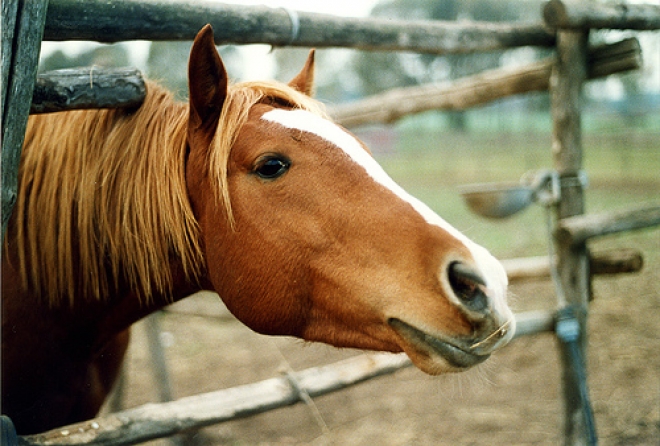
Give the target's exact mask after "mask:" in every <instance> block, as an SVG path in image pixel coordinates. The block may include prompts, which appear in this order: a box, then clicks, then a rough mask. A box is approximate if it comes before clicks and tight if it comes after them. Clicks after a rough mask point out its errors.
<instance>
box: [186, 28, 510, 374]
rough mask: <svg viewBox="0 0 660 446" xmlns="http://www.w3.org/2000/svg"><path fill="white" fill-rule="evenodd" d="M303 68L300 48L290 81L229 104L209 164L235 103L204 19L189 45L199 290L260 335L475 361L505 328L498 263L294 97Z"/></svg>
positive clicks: (303, 82)
mask: <svg viewBox="0 0 660 446" xmlns="http://www.w3.org/2000/svg"><path fill="white" fill-rule="evenodd" d="M313 68H314V53H313V52H311V53H310V56H309V59H308V60H307V63H306V64H305V66H304V68H303V70H302V71H301V72H300V74H298V75H297V76H296V77H295V78H294V80H293V81H292V82H291V83H290V84H289V85H288V86H284V85H281V86H279V87H273V88H274V89H275V90H277V92H278V94H274V93H273V94H268V93H265V94H263V95H262V96H261V97H260V98H259V99H258V100H256V102H254V103H251V105H250V106H249V107H247V109H244V110H239V111H238V113H239V114H240V113H242V114H243V118H241V119H242V120H243V121H242V122H241V124H240V128H238V130H237V131H236V133H235V135H234V136H233V137H232V138H231V141H230V142H229V143H228V144H229V145H230V151H229V153H228V154H227V157H226V160H225V161H223V162H220V161H218V157H217V156H216V155H214V153H213V151H214V150H215V149H214V147H216V146H218V141H219V140H220V139H223V138H226V137H227V135H226V134H224V127H225V126H226V125H227V124H226V123H227V120H229V119H232V118H230V117H229V115H230V114H236V113H237V112H236V110H232V109H231V108H232V107H234V108H235V103H236V102H237V101H238V100H237V99H236V98H235V97H233V96H232V92H231V90H232V88H233V86H229V84H228V80H227V74H226V71H225V68H224V66H223V64H222V61H221V59H220V56H219V55H218V53H217V50H216V48H215V45H214V42H213V33H212V30H211V29H210V27H208V26H207V27H206V28H204V29H203V30H202V31H201V32H200V33H199V35H198V36H197V38H196V40H195V42H194V45H193V48H192V51H191V56H190V61H189V87H190V99H189V101H190V112H189V113H190V116H189V124H188V146H189V147H188V150H189V153H188V158H187V164H186V182H187V187H188V193H189V198H190V201H191V205H192V208H193V211H194V213H195V216H196V219H197V221H198V224H199V231H200V234H201V244H202V250H203V256H204V262H205V269H206V270H205V275H206V278H207V279H208V282H209V283H210V286H211V287H212V288H213V289H214V290H215V291H217V292H218V293H219V295H220V297H221V298H222V299H223V301H224V302H225V303H226V305H227V307H228V308H229V309H230V311H231V312H232V313H233V314H234V315H235V316H236V317H237V318H238V319H239V320H241V321H242V322H243V323H245V324H246V325H247V326H249V327H250V328H252V329H253V330H255V331H257V332H261V333H266V334H276V335H293V336H297V337H300V338H303V339H306V340H313V341H322V342H325V343H329V344H332V345H335V346H341V347H355V348H362V349H372V350H383V351H392V352H401V351H404V352H406V353H407V355H408V356H409V357H410V358H411V360H412V361H413V363H414V364H415V365H417V366H418V367H419V368H420V369H422V370H423V371H425V372H427V373H430V374H439V373H443V372H448V371H460V370H464V369H466V368H469V367H471V366H474V365H476V364H478V363H480V362H482V361H484V360H485V359H486V358H488V356H489V355H490V354H491V353H492V352H493V351H494V350H496V349H497V348H499V347H501V346H503V345H504V344H506V343H507V342H508V341H509V340H510V339H511V338H512V336H513V333H514V330H515V320H514V317H513V314H512V312H511V310H510V309H509V307H508V306H507V303H506V292H507V277H506V274H505V271H504V269H503V267H502V265H501V264H500V263H499V262H498V261H497V260H496V259H495V258H494V257H493V256H492V255H491V254H490V253H489V252H488V251H487V250H486V249H484V248H483V247H481V246H479V245H477V244H475V243H474V242H472V241H470V240H469V239H468V238H467V237H465V236H464V235H462V234H461V233H460V232H458V231H457V230H456V229H454V228H453V227H451V226H450V225H449V224H447V223H446V222H445V221H444V220H443V219H442V218H440V217H439V216H438V215H437V214H436V213H435V212H433V211H432V210H431V209H430V208H428V207H427V206H426V205H424V204H423V203H421V202H420V201H418V200H417V199H415V198H413V197H412V196H410V195H409V194H407V193H406V192H405V191H404V190H403V189H402V188H401V187H400V186H398V185H397V184H396V183H395V182H394V181H393V180H392V179H391V178H390V177H389V176H388V175H387V174H386V173H385V172H384V170H383V169H382V168H381V167H380V166H379V165H378V164H377V162H376V161H375V160H374V159H373V158H372V156H371V155H370V153H369V151H368V150H367V148H366V147H365V146H364V145H363V144H362V143H361V142H360V141H359V140H358V139H357V138H356V137H355V136H353V135H352V134H351V133H349V132H348V131H347V130H345V129H344V128H342V127H340V126H338V125H336V124H334V123H333V122H332V121H331V120H329V119H328V118H326V117H325V116H324V115H323V113H322V112H319V111H318V110H313V109H311V108H309V107H307V108H305V107H301V106H299V105H298V104H297V100H298V99H296V98H300V97H302V96H305V97H306V95H309V93H310V92H311V90H312V85H313ZM262 90H263V91H265V90H264V88H262ZM287 95H289V96H290V98H287ZM234 96H235V95H234ZM291 98H293V99H291ZM307 100H309V98H308V99H307ZM300 101H304V100H303V99H300ZM218 177H221V178H218ZM219 189H223V190H219ZM223 201H224V202H225V205H224V206H223Z"/></svg>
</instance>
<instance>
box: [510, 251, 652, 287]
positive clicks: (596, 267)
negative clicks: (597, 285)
mask: <svg viewBox="0 0 660 446" xmlns="http://www.w3.org/2000/svg"><path fill="white" fill-rule="evenodd" d="M502 265H504V269H505V270H506V274H507V276H508V277H509V282H510V283H516V282H520V281H524V280H538V279H546V278H548V277H550V276H551V271H550V258H549V257H548V256H539V257H524V258H517V259H504V260H502ZM643 265H644V259H643V256H642V253H641V252H639V251H637V250H634V249H613V250H607V251H602V252H597V253H591V254H590V256H589V270H590V273H591V275H592V276H598V275H610V274H622V273H636V272H639V271H641V270H642V267H643Z"/></svg>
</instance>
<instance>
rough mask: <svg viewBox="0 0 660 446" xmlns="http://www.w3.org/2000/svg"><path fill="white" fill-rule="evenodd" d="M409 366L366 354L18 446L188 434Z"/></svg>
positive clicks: (115, 445) (401, 358)
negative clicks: (301, 393)
mask: <svg viewBox="0 0 660 446" xmlns="http://www.w3.org/2000/svg"><path fill="white" fill-rule="evenodd" d="M410 364H411V362H410V360H409V359H408V357H407V356H405V355H403V354H400V355H393V354H384V353H381V354H370V355H362V356H357V357H354V358H350V359H347V360H344V361H340V362H338V363H335V364H330V365H327V366H321V367H314V368H310V369H307V370H303V371H301V372H296V373H294V374H291V375H287V376H281V377H278V378H271V379H267V380H265V381H260V382H257V383H253V384H248V385H244V386H238V387H233V388H230V389H225V390H220V391H216V392H210V393H205V394H201V395H195V396H191V397H187V398H181V399H179V400H176V401H172V402H168V403H161V404H147V405H144V406H140V407H137V408H134V409H130V410H125V411H123V412H118V413H115V414H110V415H108V416H106V417H103V418H96V419H93V420H89V421H85V422H82V423H77V424H74V425H71V426H66V427H62V428H59V429H54V430H52V431H48V432H45V433H43V434H37V435H30V436H26V437H23V438H22V439H21V442H20V443H19V444H20V445H22V446H37V445H39V446H45V445H69V446H70V445H104V446H110V445H112V446H119V445H129V444H136V443H139V442H144V441H148V440H152V439H155V438H163V437H167V436H171V435H174V434H177V433H180V432H185V431H187V430H190V429H198V428H201V427H204V426H208V425H211V424H216V423H220V422H223V421H227V420H231V419H237V418H243V417H247V416H250V415H255V414H258V413H262V412H266V411H268V410H271V409H275V408H277V407H284V406H290V405H292V404H296V403H298V402H300V401H301V395H300V392H301V390H302V391H305V392H306V393H307V394H308V395H309V396H312V397H316V396H320V395H324V394H326V393H329V392H332V391H335V390H339V389H343V388H346V387H349V386H352V385H355V384H358V383H360V382H363V381H365V380H367V379H370V378H374V377H376V376H380V375H384V374H389V373H393V372H395V371H397V370H399V369H401V368H404V367H408V366H409V365H410Z"/></svg>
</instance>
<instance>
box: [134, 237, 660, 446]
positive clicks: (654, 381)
mask: <svg viewBox="0 0 660 446" xmlns="http://www.w3.org/2000/svg"><path fill="white" fill-rule="evenodd" d="M616 247H635V248H638V249H640V250H642V251H643V252H644V253H645V262H646V265H645V268H644V270H643V272H642V273H639V274H630V275H620V276H617V277H598V278H596V279H595V280H594V294H595V300H594V302H593V303H592V305H591V311H590V318H589V350H588V368H589V386H590V393H591V398H592V402H593V406H594V411H595V417H596V422H597V429H598V436H599V439H600V444H601V445H603V446H614V445H617V446H618V445H621V446H623V445H649V446H651V445H654V446H657V445H660V231H657V230H656V231H655V232H652V233H651V232H646V233H642V234H641V235H635V234H633V235H628V236H626V237H621V238H613V239H612V238H610V239H608V240H606V241H604V242H602V243H601V242H599V245H598V246H596V247H595V249H599V248H600V249H610V248H616ZM511 292H512V295H513V296H514V297H513V299H514V302H513V306H514V308H515V309H516V311H517V312H521V311H527V310H534V309H552V308H554V307H555V297H554V292H553V288H552V286H551V283H550V281H549V280H544V281H537V282H527V283H522V284H514V285H513V286H512V287H511ZM177 307H178V308H177V309H176V312H168V313H165V314H164V316H162V319H161V322H162V328H163V333H162V338H163V340H164V342H165V343H166V345H168V347H167V349H166V354H167V357H168V364H169V368H170V374H171V378H172V381H173V392H174V395H175V397H183V396H187V395H194V394H198V393H202V392H207V391H213V390H218V389H223V388H227V387H232V386H236V385H240V384H246V383H250V382H254V381H258V380H262V379H266V378H270V377H273V376H277V375H279V374H280V373H281V372H282V370H286V369H287V368H289V367H291V368H293V369H294V370H300V369H304V368H307V367H312V366H318V365H321V364H326V363H331V362H334V361H336V360H339V359H342V358H346V357H350V356H353V355H357V354H360V352H357V351H353V350H339V349H335V348H332V347H329V346H325V345H319V344H307V343H304V342H302V341H299V340H295V339H288V338H272V337H266V336H261V335H257V334H255V333H253V332H251V331H250V330H249V329H247V328H245V327H244V326H243V325H242V324H241V323H239V322H237V321H236V320H234V319H233V318H232V317H231V316H230V315H229V314H228V313H227V312H226V310H224V308H223V306H222V304H221V303H220V302H219V300H218V298H217V296H213V295H202V296H200V295H198V296H196V297H193V298H191V299H187V300H185V301H183V302H182V303H179V304H177ZM185 313H189V314H185ZM191 313H192V314H191ZM199 313H203V314H206V316H200V315H197V314H199ZM209 314H210V315H212V317H211V316H209ZM560 371H561V369H560V364H559V360H558V355H557V349H556V341H555V338H554V337H553V335H552V334H539V335H534V336H528V337H523V338H519V339H517V340H515V341H513V342H512V343H511V344H510V345H509V346H507V347H506V348H505V349H504V350H502V351H501V352H499V353H497V354H495V355H494V356H493V357H492V358H491V359H490V360H489V361H487V362H486V363H485V364H484V365H482V366H480V367H479V368H477V369H476V370H471V371H468V372H466V373H464V374H458V375H446V376H440V377H430V376H427V375H424V374H423V373H422V372H420V371H418V370H417V369H414V368H408V369H404V370H402V371H399V372H397V373H395V374H393V375H390V376H386V377H381V378H378V379H375V380H372V381H370V382H367V383H364V384H360V385H358V386H356V387H353V388H351V389H348V390H344V391H341V392H338V393H335V394H332V395H328V396H324V397H320V398H316V399H315V400H314V404H315V407H316V408H315V409H314V408H311V407H309V406H306V405H304V404H299V405H296V406H292V407H287V408H283V409H278V410H275V411H272V412H270V413H267V414H262V415H257V416H254V417H252V418H248V419H243V420H237V421H232V422H228V423H224V424H220V425H217V426H213V427H210V428H206V429H204V430H203V431H201V432H199V433H197V434H196V435H195V436H194V438H193V439H190V438H188V439H187V440H185V443H186V444H198V445H292V444H301V445H303V444H310V445H327V444H336V445H513V444H515V445H546V444H548V445H553V444H561V443H562V440H561V438H562V437H561V433H562V401H561V397H560V394H561V392H560V382H561V377H560ZM127 379H128V382H127V385H128V387H127V393H126V400H125V406H126V407H133V406H137V405H140V404H145V403H147V402H153V401H156V400H157V397H156V391H155V387H154V379H153V375H152V371H151V364H150V362H149V356H148V352H147V350H146V343H145V334H144V327H143V326H141V325H138V326H136V328H135V330H134V337H133V343H132V346H131V349H130V352H129V360H128V365H127ZM314 410H318V413H319V414H320V419H321V420H322V421H320V420H319V417H316V416H315V415H314ZM154 444H167V443H164V442H163V441H158V442H154Z"/></svg>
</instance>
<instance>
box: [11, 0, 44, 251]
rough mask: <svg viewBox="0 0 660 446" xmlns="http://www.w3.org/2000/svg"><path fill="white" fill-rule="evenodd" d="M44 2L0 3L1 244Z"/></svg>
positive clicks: (15, 181)
mask: <svg viewBox="0 0 660 446" xmlns="http://www.w3.org/2000/svg"><path fill="white" fill-rule="evenodd" d="M47 9H48V0H4V1H3V2H2V240H4V238H5V231H6V229H7V224H8V223H9V218H10V217H11V212H12V209H13V208H14V203H15V202H16V194H17V190H18V165H19V163H20V160H21V148H22V146H23V139H24V137H25V128H26V126H27V120H28V115H29V112H30V105H31V104H32V92H33V91H34V81H35V79H36V77H37V65H38V63H39V52H40V50H41V39H42V37H43V33H44V25H45V23H46V10H47Z"/></svg>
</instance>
